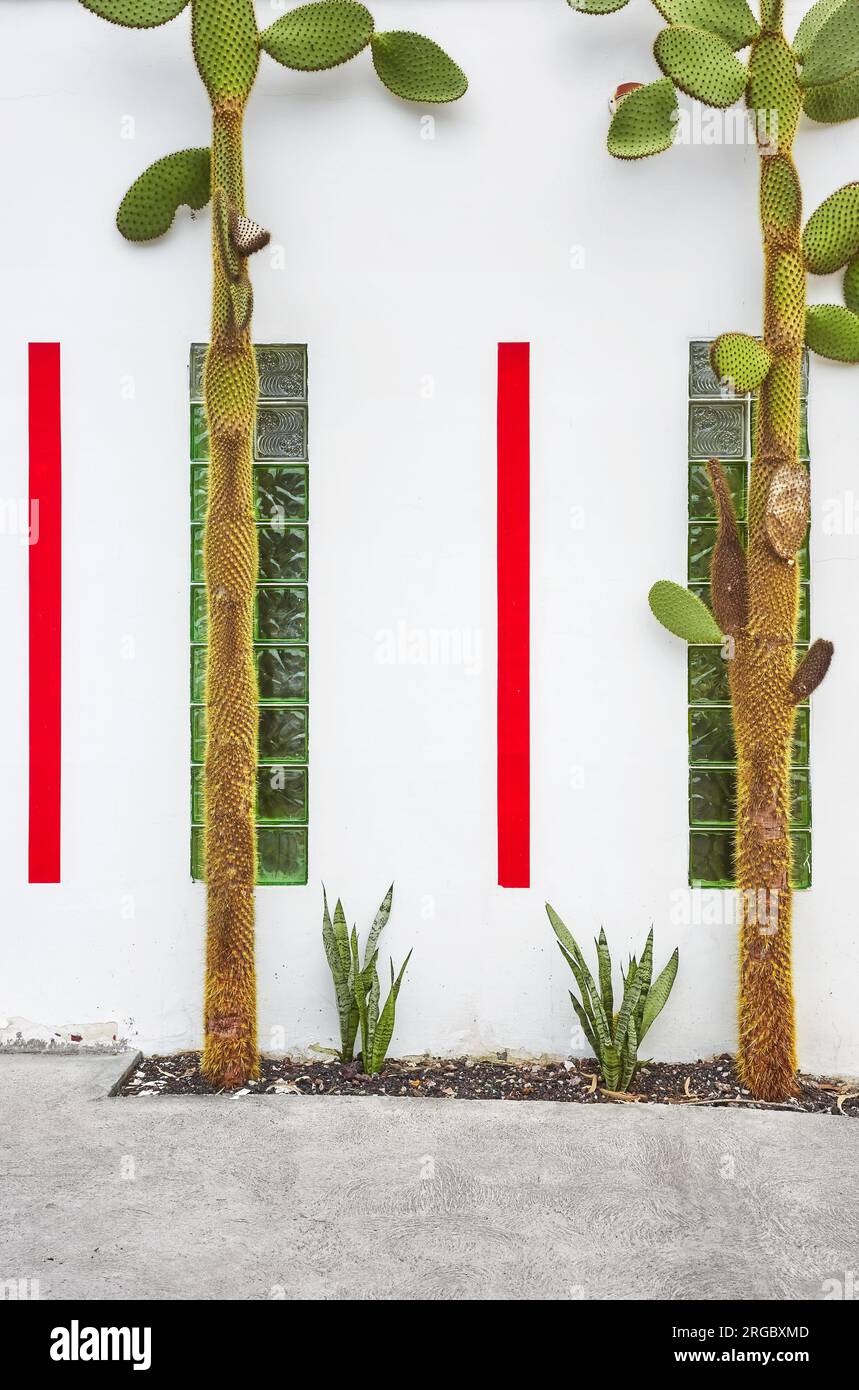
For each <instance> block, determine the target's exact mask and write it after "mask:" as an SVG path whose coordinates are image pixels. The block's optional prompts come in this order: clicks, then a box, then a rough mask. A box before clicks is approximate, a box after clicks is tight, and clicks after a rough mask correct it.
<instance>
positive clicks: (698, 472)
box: [689, 463, 748, 521]
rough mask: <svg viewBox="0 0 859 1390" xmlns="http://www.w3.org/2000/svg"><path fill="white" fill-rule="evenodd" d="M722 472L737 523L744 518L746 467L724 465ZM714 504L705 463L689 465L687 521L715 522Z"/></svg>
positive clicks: (730, 464) (732, 464) (744, 465)
mask: <svg viewBox="0 0 859 1390" xmlns="http://www.w3.org/2000/svg"><path fill="white" fill-rule="evenodd" d="M722 472H723V473H724V475H725V481H726V482H727V484H728V488H729V490H730V493H731V497H732V498H733V502H734V511H735V512H736V514H737V519H738V520H739V521H744V520H745V516H746V478H747V472H748V465H747V464H745V463H724V464H723V465H722ZM715 519H716V504H715V502H714V501H713V489H712V488H711V487H710V478H709V475H708V473H707V465H706V464H705V463H691V464H690V465H689V520H690V521H711V520H712V521H715Z"/></svg>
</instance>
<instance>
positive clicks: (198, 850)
mask: <svg viewBox="0 0 859 1390" xmlns="http://www.w3.org/2000/svg"><path fill="white" fill-rule="evenodd" d="M191 877H192V878H193V879H194V880H195V882H197V883H203V882H204V881H205V878H206V856H205V853H204V837H203V827H202V826H201V825H195V826H194V828H193V829H192V831H191Z"/></svg>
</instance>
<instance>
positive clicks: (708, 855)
mask: <svg viewBox="0 0 859 1390" xmlns="http://www.w3.org/2000/svg"><path fill="white" fill-rule="evenodd" d="M689 882H690V884H691V885H692V886H693V887H694V886H699V887H701V888H732V887H733V886H734V836H733V833H732V832H731V831H730V830H692V831H691V832H690V834H689Z"/></svg>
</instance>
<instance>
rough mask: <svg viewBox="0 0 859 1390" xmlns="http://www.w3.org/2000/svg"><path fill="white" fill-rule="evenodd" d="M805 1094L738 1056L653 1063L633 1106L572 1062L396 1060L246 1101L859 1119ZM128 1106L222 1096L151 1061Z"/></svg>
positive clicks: (291, 1067)
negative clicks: (788, 1092)
mask: <svg viewBox="0 0 859 1390" xmlns="http://www.w3.org/2000/svg"><path fill="white" fill-rule="evenodd" d="M799 1084H800V1091H801V1094H800V1095H799V1096H798V1097H797V1099H796V1100H791V1101H787V1102H785V1103H784V1104H783V1105H777V1106H774V1105H767V1104H765V1103H764V1102H762V1101H756V1100H753V1099H752V1097H751V1096H750V1095H749V1092H748V1091H746V1090H744V1089H743V1087H742V1086H741V1085H740V1083H739V1081H738V1080H737V1077H736V1074H735V1072H734V1061H733V1058H732V1057H731V1056H730V1054H729V1053H727V1052H726V1053H725V1054H724V1055H723V1056H721V1057H715V1058H713V1059H712V1060H710V1061H707V1062H704V1061H701V1060H700V1059H699V1060H698V1061H697V1062H683V1063H673V1062H672V1063H668V1062H650V1063H648V1064H647V1065H646V1066H641V1067H639V1069H638V1071H637V1073H636V1075H635V1077H634V1079H633V1090H632V1092H631V1093H630V1094H629V1095H628V1096H626V1097H623V1098H621V1097H618V1096H617V1095H616V1094H614V1093H611V1092H607V1091H606V1090H605V1089H604V1088H603V1087H602V1086H601V1085H600V1083H599V1078H598V1076H597V1073H596V1064H595V1062H594V1061H593V1060H592V1059H591V1058H584V1059H577V1060H576V1061H572V1062H546V1063H536V1062H529V1063H525V1062H508V1061H507V1060H506V1058H505V1056H504V1054H503V1053H501V1054H499V1056H498V1059H497V1060H496V1061H469V1060H468V1058H466V1057H455V1058H438V1057H428V1058H426V1059H425V1060H421V1061H418V1062H415V1061H414V1060H411V1061H402V1062H398V1061H395V1060H393V1059H392V1060H390V1061H389V1062H388V1063H387V1065H386V1067H385V1070H384V1072H382V1073H381V1074H380V1075H379V1076H364V1074H363V1073H362V1072H360V1071H359V1070H358V1066H357V1064H356V1063H352V1064H350V1065H349V1066H343V1065H342V1064H341V1063H340V1062H333V1061H332V1062H305V1061H293V1060H292V1059H291V1058H289V1057H277V1058H275V1057H265V1058H263V1060H262V1063H261V1075H260V1079H259V1081H255V1082H251V1083H249V1085H248V1086H247V1087H244V1088H243V1089H242V1090H241V1091H238V1092H236V1093H235V1094H236V1095H237V1096H246V1095H271V1094H286V1095H296V1096H297V1095H302V1096H310V1095H327V1096H365V1095H366V1096H424V1097H427V1098H429V1099H431V1100H453V1099H462V1100H566V1101H576V1102H578V1103H579V1104H582V1105H613V1104H621V1105H629V1104H636V1103H642V1102H654V1101H656V1102H662V1103H664V1104H668V1105H723V1106H728V1107H730V1106H738V1107H740V1106H741V1107H743V1108H753V1109H762V1110H771V1109H779V1110H795V1111H807V1112H812V1113H817V1114H841V1115H850V1116H853V1117H854V1118H859V1089H856V1090H851V1088H850V1086H848V1085H847V1084H846V1083H843V1082H837V1081H827V1080H826V1079H825V1078H821V1077H816V1076H802V1075H801V1076H800V1078H799ZM121 1094H122V1095H124V1096H140V1097H143V1096H187V1095H213V1094H216V1092H215V1091H214V1090H213V1088H212V1087H211V1086H210V1085H209V1083H208V1082H207V1081H206V1080H205V1079H204V1078H203V1077H202V1076H201V1074H200V1054H199V1052H182V1053H179V1054H177V1055H173V1056H169V1057H147V1058H145V1059H144V1061H143V1062H142V1063H141V1064H140V1066H139V1067H138V1068H137V1070H136V1071H135V1072H134V1074H133V1075H132V1076H131V1077H130V1078H129V1080H128V1081H127V1082H126V1084H125V1085H124V1086H123V1088H122V1091H121Z"/></svg>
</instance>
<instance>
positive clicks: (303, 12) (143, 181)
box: [81, 0, 467, 1086]
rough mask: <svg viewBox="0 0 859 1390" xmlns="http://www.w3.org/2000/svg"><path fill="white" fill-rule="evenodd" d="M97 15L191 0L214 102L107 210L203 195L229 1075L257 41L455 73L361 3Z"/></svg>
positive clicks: (217, 797) (211, 689) (410, 92)
mask: <svg viewBox="0 0 859 1390" xmlns="http://www.w3.org/2000/svg"><path fill="white" fill-rule="evenodd" d="M81 3H82V4H83V5H84V6H85V8H86V9H88V10H92V11H93V12H94V13H95V14H97V15H100V16H101V17H102V18H103V19H107V20H111V21H112V22H113V23H115V24H122V25H126V26H128V27H130V28H135V29H151V28H155V27H156V26H157V25H160V24H166V23H167V22H168V21H169V20H172V19H175V18H176V17H177V15H179V14H180V13H181V12H182V11H183V10H185V9H186V8H187V7H188V6H189V5H190V10H191V34H192V44H193V52H194V58H195V60H196V64H197V68H198V71H199V74H200V77H201V78H202V80H203V83H204V85H205V87H206V91H207V92H208V94H209V98H210V101H211V105H212V144H211V150H209V149H191V150H183V151H181V152H180V153H178V154H171V155H168V156H167V157H166V158H165V159H161V160H159V161H158V162H157V163H156V164H153V165H152V166H151V167H150V168H149V169H147V170H146V171H145V172H144V173H143V174H142V175H141V176H140V178H139V179H138V180H137V182H136V183H134V184H133V185H132V187H131V188H130V189H129V191H128V193H127V194H126V196H125V198H124V200H123V202H122V205H121V206H120V209H119V214H118V217H117V222H118V226H119V230H120V231H121V232H122V234H123V235H124V236H125V237H127V238H128V239H129V240H131V241H150V240H151V239H152V238H153V237H157V236H161V235H162V233H164V232H166V231H167V230H168V228H169V227H170V224H171V223H172V221H173V218H174V216H175V213H176V211H177V209H178V208H179V206H180V205H182V204H188V205H189V206H190V207H191V208H194V209H199V208H202V207H204V206H205V204H206V203H207V202H208V201H209V200H210V199H211V202H212V263H213V286H212V331H211V341H210V345H209V350H208V353H207V356H206V363H205V370H204V399H205V409H206V417H207V421H208V429H209V441H210V456H211V461H210V466H209V498H208V509H207V515H206V531H205V542H204V557H205V570H206V588H207V597H208V624H209V649H208V666H207V673H206V698H207V704H208V742H207V748H206V760H205V803H206V849H205V854H206V881H207V893H208V930H207V950H206V991H205V1048H204V1053H203V1070H204V1072H205V1074H206V1076H207V1077H208V1078H209V1079H210V1081H212V1082H213V1083H214V1084H216V1085H222V1086H236V1085H239V1084H240V1083H241V1082H242V1081H244V1080H246V1079H247V1078H249V1077H251V1076H253V1075H255V1074H256V1073H257V1071H258V1055H257V1038H256V984H255V971H254V880H255V876H256V836H255V828H254V812H255V796H256V764H257V685H256V674H255V670H254V660H253V605H254V590H255V584H256V578H257V535H256V526H255V524H254V508H253V475H252V458H253V430H254V417H255V412H256V402H257V393H258V380H257V370H256V360H255V357H254V352H253V347H252V343H251V313H252V308H253V293H252V290H251V282H250V277H249V275H248V258H249V257H250V256H251V255H252V254H253V253H254V252H255V251H259V250H261V248H262V247H264V246H265V245H266V244H267V242H268V240H269V233H268V232H266V231H264V230H263V228H262V227H260V226H259V225H258V224H257V223H256V222H254V221H253V220H252V219H251V218H249V217H248V215H247V212H246V209H245V191H244V174H243V136H242V123H243V118H244V112H245V105H246V103H247V100H248V97H249V96H250V93H251V89H252V87H253V85H254V81H255V79H256V75H257V68H258V66H259V59H260V53H261V52H264V53H267V54H268V55H269V56H270V57H272V58H274V59H275V61H276V62H278V63H281V64H282V65H283V66H284V67H287V68H293V69H297V70H299V71H302V72H317V71H320V70H322V69H324V68H333V67H336V66H338V65H339V64H341V63H345V62H347V61H348V60H349V59H350V58H354V57H355V56H356V55H357V54H359V53H360V52H362V50H363V49H365V48H367V47H369V48H370V50H371V53H372V58H373V65H374V67H375V70H376V72H377V74H378V76H379V78H380V79H381V81H382V82H383V83H384V85H385V86H386V87H387V88H388V89H389V90H390V91H391V92H393V93H394V94H395V95H396V96H399V97H403V98H405V99H406V100H409V101H418V102H421V103H428V102H446V101H455V100H456V99H457V98H458V97H461V96H462V95H463V93H464V92H465V89H466V86H467V81H466V78H465V75H464V74H463V73H462V72H461V70H460V69H459V68H458V67H457V65H456V64H455V63H454V62H452V61H451V59H450V58H449V57H448V56H447V55H446V54H445V53H444V52H443V51H442V49H440V48H439V47H438V46H437V45H436V44H434V43H433V42H431V40H429V39H426V38H422V37H421V36H420V35H418V34H412V33H405V32H400V31H395V32H391V33H376V32H375V26H374V23H373V17H372V15H371V14H370V12H369V10H368V9H367V8H366V7H365V6H364V5H362V4H359V3H357V0H316V3H312V4H306V5H301V6H299V7H298V8H296V9H292V10H290V11H289V12H288V13H286V14H284V15H282V16H281V17H280V18H279V19H278V20H276V22H275V23H274V24H272V25H271V27H270V28H268V29H264V30H263V31H262V32H260V31H259V30H258V28H257V22H256V16H255V12H254V4H253V0H81Z"/></svg>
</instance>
